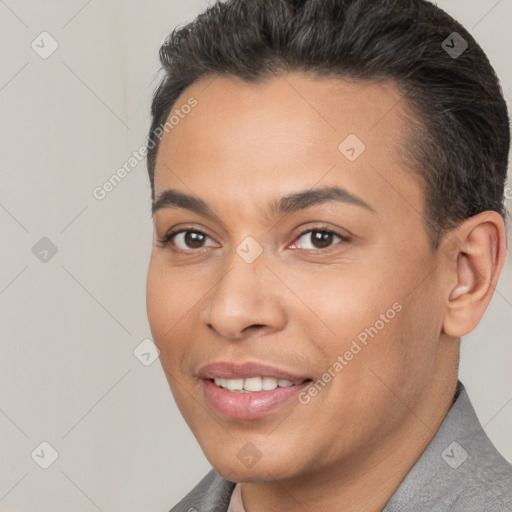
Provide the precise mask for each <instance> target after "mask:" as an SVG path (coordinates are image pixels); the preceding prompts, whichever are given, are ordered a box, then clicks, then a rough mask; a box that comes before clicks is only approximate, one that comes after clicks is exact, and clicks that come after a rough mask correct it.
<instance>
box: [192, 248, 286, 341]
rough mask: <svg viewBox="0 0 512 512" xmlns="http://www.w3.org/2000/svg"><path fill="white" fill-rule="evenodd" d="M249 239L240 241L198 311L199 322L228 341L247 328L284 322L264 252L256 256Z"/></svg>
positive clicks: (279, 326)
mask: <svg viewBox="0 0 512 512" xmlns="http://www.w3.org/2000/svg"><path fill="white" fill-rule="evenodd" d="M251 244H253V242H251V241H250V240H247V241H246V242H242V243H241V244H240V245H239V247H238V248H237V250H236V251H233V254H232V257H231V258H230V259H229V262H228V265H227V267H228V268H227V271H226V273H225V274H224V275H223V276H222V278H221V279H220V280H219V281H218V282H217V284H216V285H215V286H214V289H213V290H212V293H211V294H210V295H209V300H208V301H207V303H206V304H205V305H204V308H203V310H202V312H201V315H200V316H201V319H202V321H203V322H204V323H205V324H206V325H208V326H210V328H213V329H214V330H215V331H217V333H218V334H220V335H222V336H224V337H226V338H231V339H237V338H240V337H241V336H244V332H243V331H244V329H246V328H247V327H249V326H254V325H258V326H266V327H270V328H272V329H275V328H281V327H282V325H283V322H284V321H285V315H284V311H283V309H282V303H281V301H279V300H277V297H276V296H277V294H278V290H277V289H276V286H277V284H276V283H275V282H273V281H274V280H273V279H272V273H271V272H270V270H269V269H268V268H267V264H268V259H267V258H266V256H265V254H264V252H261V251H260V254H256V253H255V250H256V247H255V246H254V245H251Z"/></svg>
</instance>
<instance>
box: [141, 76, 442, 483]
mask: <svg viewBox="0 0 512 512" xmlns="http://www.w3.org/2000/svg"><path fill="white" fill-rule="evenodd" d="M191 98H193V99H194V104H196V106H195V107H194V108H193V109H185V110H186V111H187V112H189V111H190V112H189V113H188V114H187V115H183V116H182V118H181V117H180V121H179V123H176V124H173V127H172V129H171V130H169V131H168V133H164V136H163V138H162V140H161V145H160V148H159V152H158V158H157V163H156V169H155V193H156V200H157V204H156V205H155V206H156V209H155V211H154V226H155V242H154V246H153V251H152V255H151V262H150V266H149V272H148V279H147V311H148V317H149V322H150V326H151V331H152V334H153V338H154V341H155V343H156V345H157V346H158V347H159V349H160V351H161V354H160V360H161V364H162V367H163V369H164V371H165V374H166V377H167V379H168V381H169V384H170V387H171V390H172V393H173V396H174V398H175V401H176V404H177V406H178V407H179V410H180V411H181V413H182V415H183V417H184V418H185V420H186V422H187V424H188V426H189V427H190V429H191V430H192V432H193V433H194V435H195V437H196V438H197V440H198V442H199V444H200V446H201V448H202V450H203V451H204V453H205V455H206V457H207V458H208V460H209V461H210V463H211V464H212V465H213V466H214V467H215V468H216V470H217V471H218V472H219V473H221V474H222V475H223V476H224V477H225V478H228V479H230V480H235V481H239V482H249V481H250V482H259V481H265V480H269V479H270V478H272V479H276V478H279V479H293V478H299V477H303V476H306V475H313V474H315V473H316V474H320V473H321V472H322V471H325V470H327V469H328V468H332V467H334V466H335V465H337V466H338V467H339V468H349V467H350V466H351V464H352V462H353V461H354V460H356V459H357V460H361V459H362V458H364V457H367V456H368V457H370V456H371V453H372V451H374V449H375V448H376V447H379V446H385V445H386V443H387V442H388V441H389V440H391V439H393V438H395V437H396V436H397V435H398V434H399V433H400V432H401V431H403V430H404V429H407V428H409V427H410V422H411V421H413V420H411V416H414V415H411V414H410V413H409V408H412V409H414V407H415V405H416V404H421V403H422V402H423V401H424V400H425V399H426V393H427V390H428V389H429V386H430V383H431V382H432V379H435V378H436V375H437V374H438V372H439V362H438V361H437V359H438V347H439V339H440V332H441V330H442V317H443V312H442V306H441V305H440V303H441V302H442V301H441V300H440V276H439V273H438V270H437V255H436V253H435V252H432V251H431V249H430V247H429V240H428V237H427V234H426V231H425V228H424V219H423V213H422V212H423V204H424V197H423V193H422V189H421V182H420V180H419V178H418V177H417V175H416V174H414V173H413V172H412V171H411V170H410V169H407V168H406V167H405V165H404V164H403V163H402V159H403V157H402V156H403V149H402V146H403V144H404V143H405V140H406V137H407V133H408V121H407V116H406V114H407V107H406V105H404V104H403V102H402V101H400V95H399V93H398V91H397V90H396V89H394V87H393V86H392V85H391V84H369V83H368V84H363V83H353V82H352V83H349V82H345V81H342V80H340V79H335V78H332V79H331V78H328V79H327V78H322V79H319V78H317V79H315V78H312V77H308V76H306V75H303V74H300V73H293V74H288V75H285V76H283V77H276V78H271V79H267V80H266V81H264V82H261V83H258V84H248V83H244V82H242V81H238V80H235V79H231V78H227V77H219V78H216V79H215V80H213V81H212V79H211V78H210V79H208V80H206V79H204V80H202V81H200V82H197V83H195V84H194V85H193V86H191V87H189V88H188V89H187V90H185V91H184V93H183V94H182V96H181V97H180V99H179V100H178V102H177V104H176V105H175V107H173V111H174V110H176V109H180V106H182V105H185V104H187V102H189V103H190V101H191ZM196 102H197V103H196ZM350 134H352V135H350ZM347 137H348V138H347ZM363 144H364V146H363ZM171 190H172V191H174V194H171V193H170V192H169V191H171ZM314 191H320V192H318V193H316V194H312V193H313V192H314ZM176 193H181V194H186V195H188V196H193V198H195V199H199V200H201V201H202V202H203V203H205V204H206V207H205V205H204V204H203V203H201V204H202V205H203V208H202V209H200V208H198V207H197V206H200V205H201V204H199V205H198V204H197V201H196V203H195V204H192V202H191V201H188V202H187V201H183V200H182V199H183V196H180V195H179V194H176ZM283 198H285V199H283ZM163 240H165V241H163ZM159 241H162V242H159ZM214 363H225V364H220V365H217V366H215V364H214ZM212 364H214V365H213V366H208V365H212ZM258 376H259V377H266V378H265V379H263V380H261V381H260V380H259V379H258V378H257V377H258ZM286 377H288V378H286ZM214 378H216V379H223V378H224V379H228V380H227V381H222V380H217V384H220V386H219V385H217V384H215V381H214V380H213V379H214ZM242 378H244V380H242ZM245 378H247V380H245ZM275 379H279V380H280V381H281V382H280V384H281V385H280V386H278V388H276V389H271V388H273V387H275ZM305 379H307V380H305ZM286 380H289V381H295V384H294V386H290V385H289V384H290V383H289V382H283V381H286ZM240 383H242V384H243V385H244V387H247V388H249V389H254V390H256V391H252V392H249V393H247V392H245V393H244V392H240V391H237V389H239V388H240V386H241V385H242V384H240ZM228 384H229V385H230V386H231V388H232V390H226V389H223V387H222V386H227V385H228ZM261 385H264V386H265V388H268V389H264V390H263V391H257V389H259V386H261ZM251 386H255V387H254V388H251ZM404 404H407V405H408V406H407V407H406V406H404Z"/></svg>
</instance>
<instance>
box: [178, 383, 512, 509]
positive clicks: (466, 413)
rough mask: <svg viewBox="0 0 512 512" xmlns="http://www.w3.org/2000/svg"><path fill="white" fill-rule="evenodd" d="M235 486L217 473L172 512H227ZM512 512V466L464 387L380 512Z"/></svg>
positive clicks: (203, 481)
mask: <svg viewBox="0 0 512 512" xmlns="http://www.w3.org/2000/svg"><path fill="white" fill-rule="evenodd" d="M234 488H235V483H234V482H230V481H228V480H225V479H224V478H222V477H221V476H220V475H219V474H218V473H217V472H216V471H215V470H214V469H212V470H211V471H210V472H209V473H207V475H206V476H205V477H204V478H203V479H202V480H201V481H200V482H199V484H197V486H196V487H195V488H194V489H193V490H192V491H191V492H190V493H189V494H188V495H187V496H186V497H185V498H184V499H183V500H181V501H180V502H179V503H178V504H177V505H176V506H175V507H174V508H173V509H172V510H171V511H170V512H226V511H227V510H228V506H229V502H230V500H231V496H232V494H233V490H234ZM448 511H449V512H512V465H510V464H509V463H508V462H507V461H506V460H505V459H504V458H503V457H502V456H501V454H500V453H499V452H498V451H497V450H496V448H495V447H494V445H493V444H492V443H491V441H490V439H489V438H488V437H487V435H486V433H485V432H484V429H483V428H482V426H481V424H480V422H479V420H478V418H477V416H476V414H475V411H474V409H473V406H472V405H471V402H470V400H469V397H468V395H467V392H466V390H465V388H464V386H463V384H462V383H461V382H460V381H459V382H458V383H457V392H456V395H455V401H454V403H453V405H452V407H451V409H450V411H449V412H448V414H447V415H446V417H445V419H444V421H443V422H442V424H441V426H440V427H439V430H438V431H437V433H436V435H435V436H434V438H433V439H432V441H431V442H430V444H429V445H428V446H427V448H426V449H425V451H424V452H423V454H422V455H421V456H420V458H419V459H418V460H417V461H416V464H415V465H414V466H413V468H412V469H411V471H409V473H408V474H407V476H406V477H405V478H404V480H403V481H402V483H401V484H400V485H399V487H398V489H397V490H396V491H395V493H394V494H393V496H392V497H391V499H390V500H389V502H388V504H387V505H386V506H385V507H384V509H383V511H382V512H448Z"/></svg>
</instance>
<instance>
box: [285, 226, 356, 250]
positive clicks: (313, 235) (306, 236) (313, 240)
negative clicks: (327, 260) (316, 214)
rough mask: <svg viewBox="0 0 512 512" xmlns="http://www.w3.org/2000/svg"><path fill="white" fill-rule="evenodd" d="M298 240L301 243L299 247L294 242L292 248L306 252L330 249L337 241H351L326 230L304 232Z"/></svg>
mask: <svg viewBox="0 0 512 512" xmlns="http://www.w3.org/2000/svg"><path fill="white" fill-rule="evenodd" d="M297 240H298V241H299V247H297V246H296V244H297V242H294V243H293V245H292V246H291V247H292V248H298V249H305V250H315V249H328V248H329V247H330V246H332V245H333V243H334V242H336V241H341V242H348V241H349V239H348V238H347V237H346V236H343V235H341V234H340V233H336V232H335V231H332V230H331V229H324V228H316V229H309V230H308V231H303V232H302V233H299V235H298V236H297Z"/></svg>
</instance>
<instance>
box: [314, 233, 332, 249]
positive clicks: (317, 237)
mask: <svg viewBox="0 0 512 512" xmlns="http://www.w3.org/2000/svg"><path fill="white" fill-rule="evenodd" d="M313 234H314V236H313V240H314V242H313V245H314V246H315V247H320V248H324V247H328V246H329V245H330V242H331V237H332V233H327V232H326V231H313Z"/></svg>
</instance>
